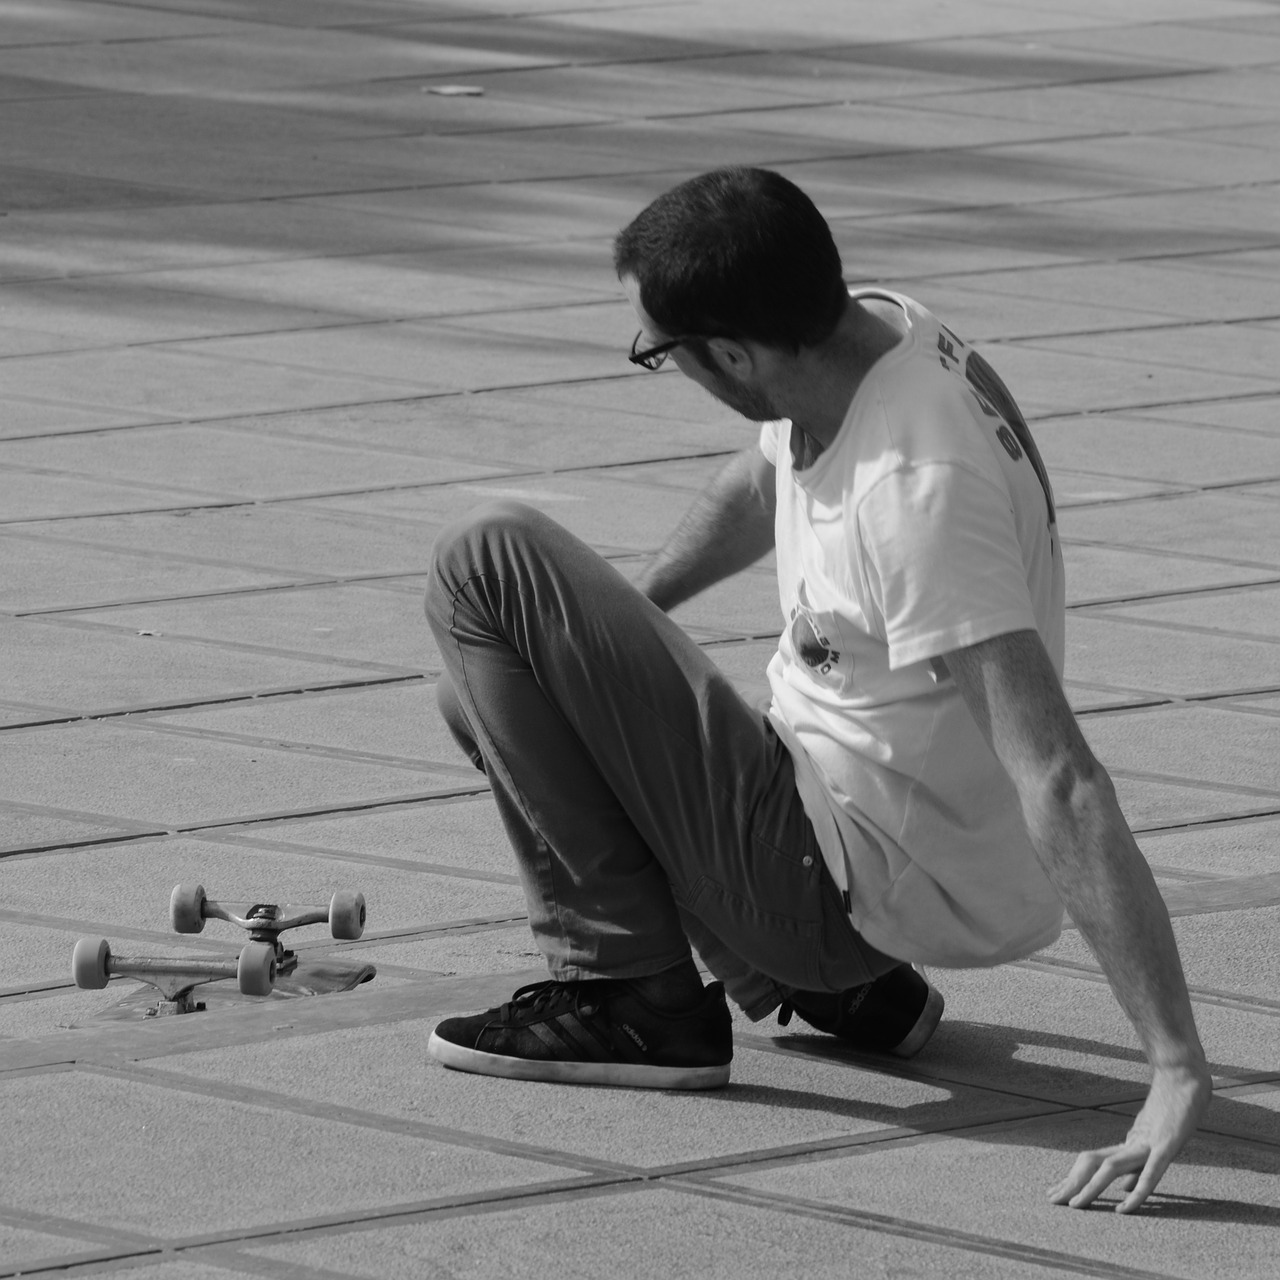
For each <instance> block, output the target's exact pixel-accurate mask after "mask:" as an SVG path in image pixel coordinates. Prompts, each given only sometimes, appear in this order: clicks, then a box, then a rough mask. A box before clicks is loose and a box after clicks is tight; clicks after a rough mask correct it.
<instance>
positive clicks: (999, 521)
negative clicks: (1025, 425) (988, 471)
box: [858, 462, 1036, 670]
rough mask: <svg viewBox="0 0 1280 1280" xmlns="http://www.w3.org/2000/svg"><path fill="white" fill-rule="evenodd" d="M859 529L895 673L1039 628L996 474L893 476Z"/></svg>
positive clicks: (927, 469) (917, 470)
mask: <svg viewBox="0 0 1280 1280" xmlns="http://www.w3.org/2000/svg"><path fill="white" fill-rule="evenodd" d="M858 526H859V531H860V534H861V537H862V541H863V550H864V553H865V560H864V564H865V565H866V572H867V580H868V581H867V586H868V589H869V591H870V592H871V595H872V598H873V600H875V602H876V603H877V604H878V605H879V609H880V614H881V619H882V621H883V625H884V633H885V634H884V638H885V641H886V643H887V644H888V646H889V666H890V668H892V669H894V670H897V669H898V668H899V667H905V666H907V665H909V664H910V663H913V662H920V661H923V660H925V659H927V658H936V657H939V656H940V655H942V654H944V653H948V652H949V651H951V650H952V649H961V648H964V647H965V646H966V645H971V644H977V643H978V641H980V640H988V639H990V638H991V637H992V636H998V635H1004V634H1005V633H1007V632H1010V631H1021V630H1024V629H1034V628H1035V625H1036V621H1035V611H1034V609H1033V607H1032V603H1031V593H1030V590H1029V588H1028V586H1027V577H1026V570H1025V568H1024V567H1023V563H1022V550H1021V547H1020V545H1019V542H1018V534H1017V527H1016V525H1015V523H1014V515H1013V509H1012V507H1011V505H1010V501H1009V495H1008V494H1007V493H1005V492H1004V490H1003V489H1002V488H1001V487H1000V485H999V484H998V483H996V482H995V481H994V480H992V479H991V478H990V477H987V476H984V475H982V474H981V473H979V472H978V471H975V470H973V469H971V468H969V467H967V466H964V465H961V464H958V463H954V462H939V463H927V464H922V465H919V466H915V467H908V468H903V469H901V470H898V471H894V472H891V473H890V474H889V475H887V476H885V477H884V478H883V479H881V480H880V481H878V482H877V483H876V485H875V486H874V487H873V488H872V489H871V490H870V492H868V493H867V495H866V496H865V497H864V498H863V500H862V502H861V504H860V505H859V508H858Z"/></svg>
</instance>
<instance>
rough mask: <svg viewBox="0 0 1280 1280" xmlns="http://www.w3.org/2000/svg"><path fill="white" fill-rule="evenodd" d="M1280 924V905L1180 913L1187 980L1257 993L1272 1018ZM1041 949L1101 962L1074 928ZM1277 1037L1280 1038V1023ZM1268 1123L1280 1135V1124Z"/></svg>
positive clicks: (1277, 1007)
mask: <svg viewBox="0 0 1280 1280" xmlns="http://www.w3.org/2000/svg"><path fill="white" fill-rule="evenodd" d="M1277 925H1280V909H1277V908H1276V907H1255V908H1248V907H1242V908H1241V909H1240V910H1236V911H1221V912H1210V913H1206V914H1205V915H1188V916H1177V917H1175V918H1174V921H1173V931H1174V934H1175V935H1176V936H1177V939H1178V950H1179V952H1180V953H1181V955H1182V957H1183V961H1182V967H1183V971H1184V972H1185V974H1186V979H1187V982H1188V983H1190V984H1191V986H1192V987H1193V988H1209V989H1211V990H1213V991H1229V992H1232V993H1233V994H1238V995H1239V996H1241V997H1247V996H1252V997H1254V999H1256V1000H1257V1001H1258V1004H1259V1011H1260V1012H1262V1011H1264V1009H1265V1011H1268V1012H1269V1013H1270V1014H1271V1016H1272V1017H1273V1018H1280V1003H1278V1002H1277V1000H1276V993H1277V992H1278V991H1280V955H1277V952H1276V948H1275V937H1276V927H1277ZM1042 954H1044V955H1046V956H1050V957H1053V958H1055V959H1065V960H1071V961H1074V962H1077V963H1084V964H1089V965H1091V966H1092V967H1094V968H1096V967H1097V962H1096V961H1095V960H1094V958H1093V954H1092V952H1090V951H1089V949H1088V947H1087V946H1086V945H1085V943H1084V941H1083V940H1082V939H1081V937H1080V935H1079V934H1078V933H1076V932H1074V931H1072V932H1069V933H1066V934H1064V935H1063V936H1062V939H1061V940H1060V941H1059V942H1057V943H1056V944H1055V945H1054V946H1052V947H1050V948H1048V950H1047V951H1045V952H1044V953H1042ZM1099 972H1100V971H1099ZM1275 1036H1276V1039H1277V1043H1280V1026H1278V1027H1277V1028H1276V1031H1275ZM1269 1128H1270V1129H1271V1130H1272V1131H1273V1133H1274V1135H1275V1136H1276V1138H1277V1140H1280V1126H1274V1125H1273V1126H1269Z"/></svg>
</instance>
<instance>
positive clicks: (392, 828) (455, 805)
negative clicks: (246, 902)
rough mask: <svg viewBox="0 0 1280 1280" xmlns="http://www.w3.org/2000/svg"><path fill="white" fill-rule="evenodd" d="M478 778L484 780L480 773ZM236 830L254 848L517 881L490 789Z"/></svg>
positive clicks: (506, 881) (241, 838)
mask: <svg viewBox="0 0 1280 1280" xmlns="http://www.w3.org/2000/svg"><path fill="white" fill-rule="evenodd" d="M460 754H461V753H459V755H460ZM475 777H476V785H477V786H479V785H481V784H482V783H483V779H481V778H480V775H479V774H476V775H475ZM234 835H235V838H236V839H238V840H242V841H244V842H245V843H246V844H247V845H249V846H250V847H251V848H262V847H267V848H270V847H282V848H285V849H297V850H300V851H301V852H304V853H305V852H308V851H314V852H318V853H320V854H322V855H325V854H327V855H328V856H330V857H332V856H334V855H335V854H339V855H348V856H351V857H353V858H354V859H356V860H365V859H368V860H383V861H387V862H391V863H394V864H396V865H400V864H403V865H405V866H408V867H423V868H430V869H432V870H435V871H442V870H445V869H450V868H452V869H454V870H457V871H461V872H466V873H468V874H470V875H472V876H475V877H476V878H478V879H489V880H495V879H496V880H499V881H501V882H503V883H507V884H510V883H514V876H515V859H514V857H513V855H512V852H511V846H510V845H509V844H508V843H507V838H506V836H505V834H504V833H503V830H502V824H501V822H500V821H499V819H498V813H497V809H496V808H495V807H494V804H493V801H492V799H491V798H490V797H489V796H488V795H487V794H486V795H484V796H482V797H480V798H478V799H477V798H475V797H473V796H462V797H457V798H452V799H448V800H440V801H436V802H426V801H422V802H418V803H414V804H405V805H397V806H395V807H392V808H386V809H379V810H373V811H370V812H368V813H360V814H351V813H348V814H340V813H339V814H331V815H328V816H325V817H319V818H291V819H288V820H281V821H279V822H267V823H261V824H255V825H254V826H253V827H252V828H240V829H237V830H236V832H235V833H234Z"/></svg>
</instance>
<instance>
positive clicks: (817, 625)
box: [788, 579, 841, 684]
mask: <svg viewBox="0 0 1280 1280" xmlns="http://www.w3.org/2000/svg"><path fill="white" fill-rule="evenodd" d="M797 594H798V599H797V600H796V603H795V604H794V605H792V606H791V619H790V622H789V624H788V625H789V627H790V630H791V651H792V652H793V653H794V654H795V655H796V657H797V658H799V659H800V661H801V662H803V663H804V665H805V666H806V667H807V668H808V669H809V672H810V674H812V675H813V676H815V677H818V678H822V679H826V680H828V681H829V682H830V683H833V684H834V683H838V682H839V680H840V679H841V673H840V670H839V667H840V650H839V649H837V648H836V646H835V645H834V644H833V643H832V641H831V640H830V639H828V637H827V635H826V628H825V626H824V624H823V622H822V621H821V619H820V618H819V617H818V615H817V614H816V613H815V612H814V610H813V608H812V607H811V606H810V604H809V593H808V591H807V590H806V587H805V583H804V580H803V579H801V582H800V588H799V591H798V593H797Z"/></svg>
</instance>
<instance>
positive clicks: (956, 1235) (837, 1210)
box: [688, 1180, 1176, 1280]
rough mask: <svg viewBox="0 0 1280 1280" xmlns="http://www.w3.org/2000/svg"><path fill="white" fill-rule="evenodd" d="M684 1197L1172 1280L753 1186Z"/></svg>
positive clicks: (1070, 1267) (1121, 1275)
mask: <svg viewBox="0 0 1280 1280" xmlns="http://www.w3.org/2000/svg"><path fill="white" fill-rule="evenodd" d="M688 1194H692V1195H701V1196H704V1197H707V1198H712V1199H719V1200H727V1201H730V1202H733V1203H737V1204H743V1205H749V1206H752V1207H754V1208H761V1209H763V1208H769V1209H775V1210H778V1211H780V1212H784V1213H790V1214H794V1215H796V1216H800V1217H808V1218H817V1219H819V1220H823V1221H828V1222H831V1221H834V1222H839V1223H841V1224H843V1225H846V1226H851V1227H856V1228H860V1229H861V1230H864V1231H872V1232H876V1233H881V1234H885V1235H892V1236H901V1237H905V1238H907V1239H912V1240H920V1241H924V1242H927V1243H931V1244H938V1245H942V1246H944V1247H949V1248H953V1249H962V1250H965V1251H966V1252H971V1253H977V1254H979V1255H981V1256H984V1257H997V1258H1008V1259H1010V1260H1011V1261H1015V1262H1020V1263H1025V1264H1029V1265H1032V1266H1037V1267H1051V1268H1054V1269H1057V1270H1062V1271H1071V1272H1074V1273H1076V1274H1078V1275H1087V1276H1097V1277H1099V1278H1100V1280H1113V1278H1115V1280H1176V1278H1175V1277H1174V1276H1172V1275H1170V1274H1169V1273H1167V1272H1162V1271H1148V1270H1146V1269H1143V1268H1138V1267H1129V1266H1125V1265H1122V1264H1119V1263H1115V1262H1109V1261H1106V1260H1103V1259H1093V1258H1082V1257H1080V1256H1079V1255H1078V1254H1069V1253H1060V1252H1058V1251H1056V1250H1051V1249H1041V1248H1038V1247H1036V1246H1035V1245H1024V1244H1019V1243H1017V1242H1016V1241H1013V1240H1001V1239H1000V1238H999V1237H997V1236H983V1235H977V1234H975V1233H972V1232H967V1231H961V1230H959V1229H958V1228H955V1227H944V1226H936V1225H933V1224H931V1223H925V1222H913V1221H911V1220H909V1219H905V1218H898V1217H893V1216H891V1215H888V1214H879V1213H873V1212H871V1211H870V1210H867V1209H854V1208H850V1207H848V1206H845V1205H836V1204H831V1203H827V1202H824V1201H821V1200H809V1199H807V1198H805V1197H801V1196H786V1195H778V1194H776V1193H773V1192H768V1191H760V1190H757V1189H756V1188H744V1187H737V1186H729V1185H724V1184H716V1185H714V1186H710V1185H707V1184H695V1183H693V1182H692V1180H690V1185H689V1188H688Z"/></svg>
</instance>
